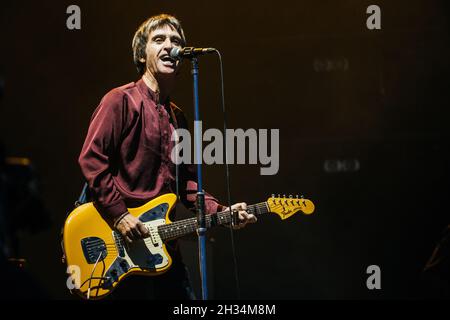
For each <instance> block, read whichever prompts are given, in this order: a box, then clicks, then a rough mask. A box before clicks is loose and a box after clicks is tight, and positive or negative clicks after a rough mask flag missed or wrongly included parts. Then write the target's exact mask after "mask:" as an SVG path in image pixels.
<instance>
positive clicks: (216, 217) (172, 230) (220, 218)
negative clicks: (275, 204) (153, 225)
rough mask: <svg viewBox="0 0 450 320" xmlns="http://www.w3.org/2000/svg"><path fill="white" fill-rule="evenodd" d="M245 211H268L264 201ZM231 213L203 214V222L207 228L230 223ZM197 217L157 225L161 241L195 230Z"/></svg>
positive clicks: (259, 212) (256, 213)
mask: <svg viewBox="0 0 450 320" xmlns="http://www.w3.org/2000/svg"><path fill="white" fill-rule="evenodd" d="M247 211H248V212H249V213H251V214H254V215H255V216H256V215H261V214H265V213H268V212H269V208H268V206H267V203H266V202H260V203H257V204H253V205H249V206H247ZM231 220H232V215H231V214H230V211H229V210H225V211H222V212H217V213H213V214H206V215H205V224H206V227H207V228H210V227H213V226H215V225H222V224H230V223H231ZM197 227H198V222H197V218H196V217H194V218H189V219H184V220H180V221H175V222H173V223H171V224H167V225H161V226H159V227H158V233H159V235H160V237H161V239H162V240H163V241H165V240H169V239H175V238H178V237H182V236H185V235H187V234H190V233H194V232H196V231H197Z"/></svg>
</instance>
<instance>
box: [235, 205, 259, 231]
mask: <svg viewBox="0 0 450 320" xmlns="http://www.w3.org/2000/svg"><path fill="white" fill-rule="evenodd" d="M231 210H238V220H239V221H238V222H239V223H238V224H237V225H234V226H233V229H235V230H237V229H241V228H243V227H245V226H246V225H247V223H255V222H256V220H257V219H256V217H255V215H253V214H251V213H248V212H247V211H246V210H247V204H246V203H245V202H240V203H236V204H233V205H232V206H231Z"/></svg>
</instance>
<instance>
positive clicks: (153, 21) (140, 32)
mask: <svg viewBox="0 0 450 320" xmlns="http://www.w3.org/2000/svg"><path fill="white" fill-rule="evenodd" d="M164 26H171V27H172V28H174V29H175V30H176V31H177V32H178V33H179V34H180V36H181V45H182V46H183V47H184V46H185V45H186V38H185V37H184V32H183V28H182V27H181V24H180V21H178V19H177V18H175V17H174V16H172V15H170V14H165V13H163V14H158V15H156V16H153V17H150V18H148V19H147V20H146V21H144V23H142V24H141V26H140V27H139V28H138V29H137V31H136V33H135V34H134V37H133V42H132V49H133V61H134V64H135V65H136V68H137V70H138V72H139V74H140V75H143V74H144V73H145V63H144V62H142V61H139V59H141V58H144V59H145V58H146V56H145V47H146V46H147V41H148V36H149V34H150V32H152V31H154V30H156V29H158V28H161V27H164Z"/></svg>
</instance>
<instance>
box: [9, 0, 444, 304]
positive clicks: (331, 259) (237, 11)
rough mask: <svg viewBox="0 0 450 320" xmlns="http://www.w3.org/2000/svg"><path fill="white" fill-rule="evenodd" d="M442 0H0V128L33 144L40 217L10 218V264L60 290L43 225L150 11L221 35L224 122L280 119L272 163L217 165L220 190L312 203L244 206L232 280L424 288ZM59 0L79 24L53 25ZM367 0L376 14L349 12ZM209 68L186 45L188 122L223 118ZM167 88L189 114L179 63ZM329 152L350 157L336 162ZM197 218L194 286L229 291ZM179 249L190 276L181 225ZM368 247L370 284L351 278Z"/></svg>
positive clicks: (65, 189)
mask: <svg viewBox="0 0 450 320" xmlns="http://www.w3.org/2000/svg"><path fill="white" fill-rule="evenodd" d="M447 2H448V1H444V0H442V1H439V0H415V1H386V0H378V1H356V0H355V1H351V0H345V1H344V0H340V1H331V0H328V1H312V0H307V1H234V0H233V1H226V2H225V1H141V0H134V1H111V0H108V1H106V0H101V1H100V0H96V1H58V2H55V1H20V2H17V1H11V0H5V1H2V4H1V5H0V8H1V9H0V17H1V18H0V45H1V50H0V68H1V69H0V70H1V71H2V72H1V74H2V76H3V79H4V81H5V92H4V97H3V99H2V101H1V102H0V103H1V104H0V139H1V140H2V142H3V144H4V145H5V150H6V154H7V155H8V156H24V157H29V158H30V159H31V160H32V162H33V164H34V167H35V169H36V171H37V172H38V174H39V178H40V182H41V185H40V186H41V190H42V196H43V200H44V204H45V206H46V208H47V210H48V212H49V214H50V217H51V222H52V223H51V226H50V227H48V228H46V229H45V230H42V231H41V232H37V233H34V234H32V233H28V232H22V233H21V234H20V235H19V240H20V256H21V257H24V258H26V259H27V264H26V269H27V271H28V272H29V273H30V274H31V276H32V277H34V279H36V281H37V282H38V283H39V285H40V286H41V287H42V288H43V290H44V291H45V292H46V293H47V294H48V296H49V297H53V298H62V299H65V298H71V296H70V294H69V293H68V290H67V289H66V287H65V284H66V276H65V266H64V265H63V264H62V263H61V262H60V258H61V249H60V243H59V241H60V238H59V232H60V228H61V227H62V225H63V223H64V219H65V216H66V214H67V213H68V212H69V211H70V210H71V209H72V206H73V203H74V201H75V200H76V199H77V197H78V195H79V192H80V190H81V187H82V185H83V178H82V176H81V173H80V170H79V167H78V164H77V158H78V155H79V151H80V149H81V146H82V143H83V141H84V137H85V134H86V130H87V127H88V123H89V119H90V116H91V114H92V112H93V110H94V109H95V107H96V106H97V105H98V103H99V101H100V99H101V98H102V96H103V95H104V94H105V93H106V92H107V91H109V90H110V89H111V88H114V87H117V86H119V85H122V84H125V83H128V82H131V81H135V80H137V79H138V75H137V73H136V71H135V67H134V65H133V62H132V53H131V39H132V37H133V35H134V32H135V30H136V29H137V27H138V26H139V25H140V23H142V22H143V21H144V20H145V19H146V18H147V17H149V16H151V15H154V14H157V13H161V12H167V13H171V14H173V15H175V16H177V17H178V18H179V19H180V20H181V22H182V24H183V28H184V30H185V33H186V36H187V40H188V44H189V45H195V46H199V47H202V46H213V47H216V48H218V49H220V51H221V52H222V55H223V57H224V67H225V94H226V103H227V107H228V116H229V123H228V125H229V127H230V128H244V129H247V128H267V129H270V128H278V129H280V170H279V172H278V174H277V175H274V176H261V175H260V174H259V165H251V166H243V165H233V166H231V181H232V197H233V200H234V202H236V201H246V202H248V203H255V202H260V201H263V200H264V199H266V197H268V196H270V195H271V194H272V193H281V194H283V193H285V194H303V195H304V196H305V197H307V198H310V199H311V200H313V201H314V203H315V204H316V212H315V214H314V215H312V216H308V217H307V216H302V215H296V216H294V217H292V218H290V219H289V220H286V221H281V220H280V219H278V218H277V217H276V216H266V217H261V218H260V220H259V222H258V224H256V225H250V226H248V227H247V228H245V229H244V230H240V231H238V232H236V234H235V240H236V246H237V248H236V255H237V260H238V267H239V276H240V287H241V297H242V298H248V299H302V298H306V299H356V298H363V299H372V298H418V297H419V298H420V297H423V296H426V294H427V293H426V292H425V290H424V289H423V287H422V283H421V270H422V269H423V267H424V265H425V263H426V261H427V259H428V258H429V256H430V254H431V252H432V249H433V247H434V245H435V243H436V241H437V240H438V239H439V237H440V232H441V231H442V229H443V228H444V227H445V226H446V225H447V224H448V223H449V212H448V209H447V206H446V200H447V198H448V197H447V193H448V190H449V187H448V184H449V182H448V181H449V179H448V178H449V162H448V161H449V152H448V151H449V149H448V147H449V143H448V133H449V129H448V128H449V126H448V120H449V112H448V108H449V99H450V90H449V86H448V83H449V81H448V79H449V76H450V55H449V53H450V45H449V31H450V30H449V5H448V4H447ZM71 4H77V5H78V6H80V8H81V17H82V18H81V30H68V29H67V28H66V19H67V17H68V15H67V14H66V8H67V7H68V6H69V5H71ZM371 4H377V5H379V6H380V7H381V11H382V22H381V23H382V29H381V30H375V31H371V30H368V29H367V28H366V19H367V17H368V15H367V14H366V8H367V7H368V6H369V5H371ZM219 85H220V83H219V77H218V64H217V60H216V59H215V58H214V57H213V56H208V57H203V58H202V59H201V61H200V91H201V97H200V104H201V110H202V115H203V117H204V127H205V128H207V127H216V128H222V115H221V111H220V95H219V93H220V91H219V88H220V86H219ZM173 100H174V101H175V102H176V103H177V104H178V105H179V106H181V107H182V108H183V109H184V111H185V113H186V114H187V116H188V118H190V119H193V108H192V88H191V80H190V74H189V65H188V64H186V65H185V66H184V70H183V72H182V74H181V75H180V79H179V84H178V87H177V90H176V92H175V94H174V96H173ZM338 161H341V162H342V161H347V163H350V164H351V163H358V164H359V165H358V166H357V168H359V169H358V170H348V171H345V170H344V171H336V170H334V169H333V168H336V163H337V162H338ZM347 168H348V169H351V166H347ZM204 170H205V186H206V189H207V190H208V191H209V192H210V193H213V194H214V195H216V196H217V197H218V198H220V199H222V200H223V201H225V200H226V188H225V183H224V167H223V166H208V167H205V169H204ZM210 235H211V237H210V239H211V241H210V243H209V244H208V249H209V251H208V253H209V267H210V268H209V272H210V273H209V274H210V278H211V281H210V287H211V289H210V290H211V296H212V297H213V298H236V297H237V295H236V290H235V285H234V275H233V263H232V255H231V248H230V235H229V231H228V230H226V229H219V230H214V231H212V232H211V233H210ZM183 252H184V254H185V256H186V262H187V263H188V264H189V266H190V268H191V269H192V273H193V275H192V276H193V279H194V282H195V284H196V286H198V276H197V274H196V272H197V271H196V266H195V263H196V254H197V253H196V242H195V238H187V239H185V240H184V241H183ZM373 264H375V265H378V266H380V268H381V286H382V289H381V290H372V291H371V290H368V289H367V287H366V279H367V277H368V275H367V274H366V268H367V267H368V266H369V265H373ZM25 289H26V288H25ZM197 289H198V287H197Z"/></svg>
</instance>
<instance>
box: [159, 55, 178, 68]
mask: <svg viewBox="0 0 450 320" xmlns="http://www.w3.org/2000/svg"><path fill="white" fill-rule="evenodd" d="M160 59H161V61H162V62H163V64H164V65H165V66H168V67H174V66H175V64H176V60H175V59H174V58H172V57H171V56H169V55H164V56H161V57H160Z"/></svg>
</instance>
